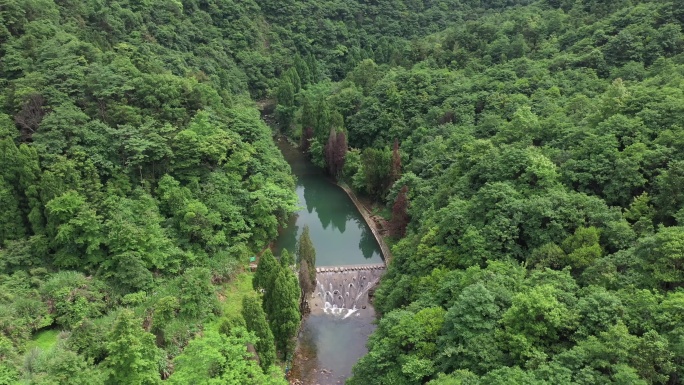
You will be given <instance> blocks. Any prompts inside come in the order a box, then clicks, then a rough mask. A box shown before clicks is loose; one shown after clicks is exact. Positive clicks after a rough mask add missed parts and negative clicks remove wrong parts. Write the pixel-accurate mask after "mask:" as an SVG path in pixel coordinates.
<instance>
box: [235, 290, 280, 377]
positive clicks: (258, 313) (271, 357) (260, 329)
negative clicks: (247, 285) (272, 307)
mask: <svg viewBox="0 0 684 385" xmlns="http://www.w3.org/2000/svg"><path fill="white" fill-rule="evenodd" d="M242 317H243V318H244V320H245V322H246V324H247V330H249V331H251V332H254V334H255V335H256V336H257V337H258V338H259V341H257V343H256V351H257V353H258V354H259V360H260V362H259V363H260V365H261V368H262V369H263V370H264V373H267V372H268V370H269V368H270V367H271V365H273V364H274V363H275V358H276V352H275V341H274V339H273V333H272V332H271V329H270V328H269V327H268V322H266V313H264V310H263V309H262V308H261V306H260V305H259V302H258V300H257V299H256V298H254V297H250V296H245V297H243V298H242Z"/></svg>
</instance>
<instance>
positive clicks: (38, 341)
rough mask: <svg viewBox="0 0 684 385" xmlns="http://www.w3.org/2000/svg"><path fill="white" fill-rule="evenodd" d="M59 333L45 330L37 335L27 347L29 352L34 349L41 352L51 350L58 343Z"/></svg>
mask: <svg viewBox="0 0 684 385" xmlns="http://www.w3.org/2000/svg"><path fill="white" fill-rule="evenodd" d="M59 333H60V332H59V330H43V331H40V332H38V333H36V334H35V335H34V336H33V338H31V341H30V342H29V343H28V344H27V345H26V347H27V350H31V349H33V348H40V349H41V350H49V349H51V348H52V347H53V346H55V344H56V343H57V337H58V336H59Z"/></svg>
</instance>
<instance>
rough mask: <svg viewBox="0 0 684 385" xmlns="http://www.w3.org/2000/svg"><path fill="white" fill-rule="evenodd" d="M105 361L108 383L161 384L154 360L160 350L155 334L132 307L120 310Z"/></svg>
mask: <svg viewBox="0 0 684 385" xmlns="http://www.w3.org/2000/svg"><path fill="white" fill-rule="evenodd" d="M109 341H110V342H109V343H108V344H107V351H108V352H109V355H108V356H107V358H106V359H105V365H106V366H107V367H109V369H110V373H109V378H108V379H107V381H106V384H108V385H110V384H111V385H114V384H117V385H118V384H132V385H133V384H135V385H151V384H161V377H160V376H159V370H158V365H157V362H158V361H159V360H158V359H159V351H158V349H157V347H156V346H155V343H154V335H152V334H151V333H148V332H146V331H145V330H144V329H143V328H142V327H141V326H140V322H139V320H138V319H136V318H135V316H134V315H133V312H132V311H131V310H128V309H126V310H123V311H121V313H119V316H118V317H117V318H116V321H115V322H114V329H113V330H112V331H111V333H110V334H109Z"/></svg>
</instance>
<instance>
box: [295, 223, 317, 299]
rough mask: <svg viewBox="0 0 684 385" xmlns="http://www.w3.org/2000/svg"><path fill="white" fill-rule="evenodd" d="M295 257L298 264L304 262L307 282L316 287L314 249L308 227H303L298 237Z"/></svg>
mask: <svg viewBox="0 0 684 385" xmlns="http://www.w3.org/2000/svg"><path fill="white" fill-rule="evenodd" d="M297 256H298V258H299V261H300V263H301V262H302V261H305V262H306V264H307V266H308V271H309V282H310V283H311V285H314V286H315V285H316V249H314V246H313V243H312V242H311V236H310V235H309V226H304V230H303V231H302V235H301V236H300V237H299V244H298V245H297Z"/></svg>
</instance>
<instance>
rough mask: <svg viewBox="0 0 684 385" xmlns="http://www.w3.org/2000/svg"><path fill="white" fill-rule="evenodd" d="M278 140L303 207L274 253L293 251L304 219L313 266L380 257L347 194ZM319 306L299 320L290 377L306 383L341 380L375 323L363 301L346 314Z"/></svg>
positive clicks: (374, 260) (372, 261)
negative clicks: (298, 331) (296, 343)
mask: <svg viewBox="0 0 684 385" xmlns="http://www.w3.org/2000/svg"><path fill="white" fill-rule="evenodd" d="M277 144H278V147H279V148H280V150H281V152H282V153H283V156H284V157H285V159H286V160H287V161H288V163H289V164H290V166H291V167H292V171H293V173H294V174H295V176H296V177H297V187H296V190H297V195H298V196H299V204H300V206H301V207H302V209H301V210H300V211H299V212H297V213H296V214H294V215H293V216H292V217H291V218H290V221H289V223H288V226H287V227H286V228H285V229H283V230H281V232H280V234H279V237H278V239H277V240H276V242H275V244H274V250H273V251H274V253H275V254H276V255H279V253H280V251H281V250H282V249H287V250H288V251H289V252H291V253H294V251H295V246H296V242H297V239H298V238H299V235H300V234H301V232H302V230H303V228H304V226H305V225H307V226H309V230H310V235H311V241H312V243H313V245H314V248H315V249H316V266H339V265H365V264H379V263H382V256H381V251H380V247H379V246H378V243H377V242H376V240H375V238H374V237H373V234H372V232H371V230H370V228H369V227H368V225H367V224H366V222H365V221H364V219H363V217H362V216H361V214H360V213H359V212H358V210H357V209H356V206H354V203H353V202H352V201H351V199H350V198H349V196H347V194H346V193H345V192H344V191H343V190H342V189H341V188H339V187H338V186H337V185H335V184H334V183H332V182H331V181H330V179H329V178H328V177H326V176H325V174H324V173H323V172H322V171H321V170H320V169H318V168H317V167H316V166H314V165H313V164H312V163H311V162H309V161H308V160H307V159H306V158H305V157H304V156H303V155H302V153H301V152H300V151H299V150H298V149H296V148H295V147H293V146H292V145H290V144H289V143H287V142H286V141H285V140H284V139H279V140H277ZM363 278H364V279H365V277H363ZM315 310H319V311H315ZM320 310H321V309H312V313H311V314H310V315H308V316H307V317H306V318H304V320H303V321H302V328H301V331H300V334H299V339H298V346H297V353H296V354H295V357H294V360H293V366H292V371H291V373H290V375H289V378H290V379H297V380H299V381H301V383H303V384H306V385H308V384H311V385H315V384H320V385H327V384H342V383H344V380H345V379H346V378H347V377H349V376H350V375H351V370H352V366H353V365H354V364H355V363H356V361H358V359H359V358H361V357H362V356H363V355H364V354H366V353H367V349H366V341H367V340H368V336H369V335H370V334H371V333H372V332H373V330H374V329H375V325H374V324H373V321H374V320H375V311H374V309H373V308H372V306H370V305H366V304H365V303H364V306H363V309H361V308H359V310H358V311H355V312H354V313H353V314H351V315H350V316H347V317H344V315H345V314H336V315H335V314H326V313H323V312H322V311H320Z"/></svg>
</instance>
